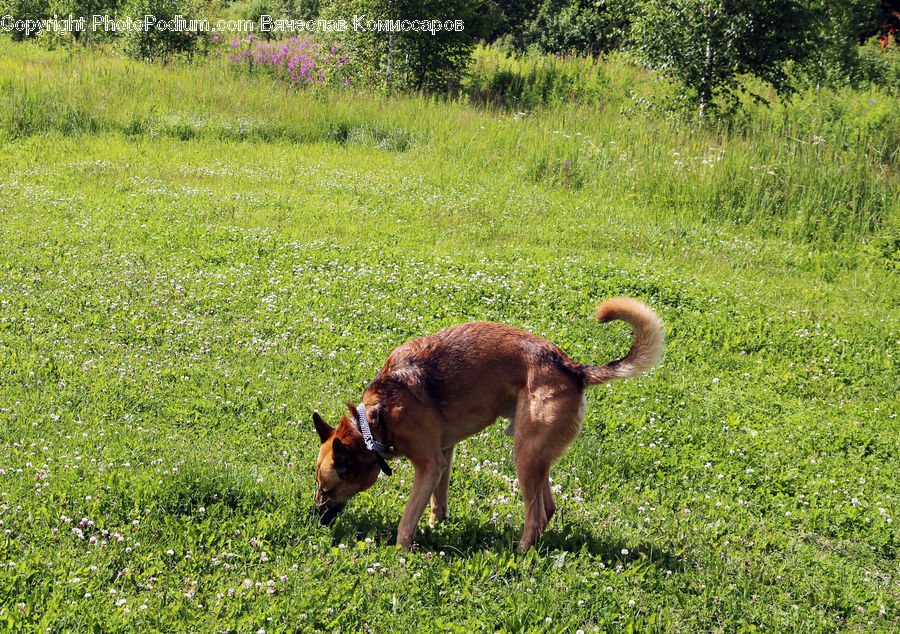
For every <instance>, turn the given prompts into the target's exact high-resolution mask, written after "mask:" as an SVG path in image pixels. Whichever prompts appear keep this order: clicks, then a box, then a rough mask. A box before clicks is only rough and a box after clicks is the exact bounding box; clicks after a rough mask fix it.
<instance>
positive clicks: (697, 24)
mask: <svg viewBox="0 0 900 634" xmlns="http://www.w3.org/2000/svg"><path fill="white" fill-rule="evenodd" d="M812 18H813V16H812V13H811V11H810V9H809V7H808V6H807V4H806V3H802V2H798V1H796V0H737V1H734V2H723V1H720V0H676V1H674V2H669V1H665V2H663V1H660V0H645V1H644V2H641V3H640V10H639V14H638V18H637V21H636V22H635V25H634V29H633V42H634V47H635V50H636V51H637V52H638V54H639V55H640V57H641V58H642V59H643V60H644V61H645V62H646V63H647V64H649V65H650V66H651V67H653V68H655V69H657V70H659V71H660V72H661V73H662V74H664V75H666V76H668V77H671V78H673V79H675V80H677V81H678V82H680V83H681V84H682V85H683V86H684V87H685V88H686V89H687V91H688V93H686V96H687V97H688V98H689V99H690V100H691V101H692V102H694V103H696V104H698V105H699V109H700V116H701V117H702V116H704V115H705V114H706V113H707V111H708V110H709V109H710V108H713V107H715V106H716V105H717V100H724V101H725V103H726V104H728V105H732V106H733V105H735V104H736V103H738V93H739V91H741V90H743V89H745V85H744V84H742V83H741V78H742V76H743V75H753V76H756V77H759V78H760V79H762V80H764V81H766V82H768V83H769V84H771V86H772V87H773V88H774V90H775V91H776V92H778V93H782V94H784V93H789V92H791V90H792V88H793V86H792V84H791V83H790V82H789V80H788V75H787V73H786V72H785V64H786V62H787V61H788V60H798V59H802V58H803V56H804V55H805V54H806V52H807V51H808V49H809V44H810V38H811V35H812V32H813V19H812Z"/></svg>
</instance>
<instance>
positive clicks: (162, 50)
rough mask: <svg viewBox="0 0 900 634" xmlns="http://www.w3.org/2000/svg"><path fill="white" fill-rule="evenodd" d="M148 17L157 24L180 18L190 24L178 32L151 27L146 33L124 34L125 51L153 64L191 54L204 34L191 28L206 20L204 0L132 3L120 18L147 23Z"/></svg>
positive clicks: (166, 0) (142, 0)
mask: <svg viewBox="0 0 900 634" xmlns="http://www.w3.org/2000/svg"><path fill="white" fill-rule="evenodd" d="M144 16H153V17H154V18H155V19H156V24H157V25H159V24H162V23H167V22H172V21H174V20H175V18H176V16H177V17H178V18H179V19H181V20H184V21H185V23H186V25H185V27H184V28H178V29H162V28H154V27H152V26H151V28H148V29H146V30H144V29H138V30H128V31H125V32H123V33H122V35H121V38H120V42H121V46H122V50H123V51H125V53H126V54H128V55H130V56H131V57H135V58H138V59H146V60H150V61H153V60H158V59H168V58H171V57H172V56H174V55H176V54H179V53H187V54H190V53H191V52H192V51H193V50H194V47H195V45H196V43H197V41H198V40H199V39H200V37H201V36H202V35H203V33H202V32H193V31H191V30H190V29H189V28H188V26H187V25H189V24H190V22H191V21H192V20H199V19H201V18H202V5H201V4H200V0H128V2H127V3H126V4H125V6H124V7H123V8H122V11H121V13H120V15H119V16H118V17H119V18H120V19H126V18H131V19H132V20H139V21H143V20H144Z"/></svg>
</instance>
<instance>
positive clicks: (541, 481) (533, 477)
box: [515, 438, 553, 553]
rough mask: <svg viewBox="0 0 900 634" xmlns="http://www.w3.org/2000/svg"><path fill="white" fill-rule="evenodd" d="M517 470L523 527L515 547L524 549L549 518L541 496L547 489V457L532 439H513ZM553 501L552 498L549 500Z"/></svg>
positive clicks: (523, 550) (545, 526) (534, 538)
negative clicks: (522, 508)
mask: <svg viewBox="0 0 900 634" xmlns="http://www.w3.org/2000/svg"><path fill="white" fill-rule="evenodd" d="M515 462H516V472H517V473H518V475H519V487H520V488H521V490H522V498H523V500H524V501H525V530H524V531H523V532H522V540H521V541H520V542H519V547H518V548H517V550H518V551H519V552H520V553H523V552H525V551H526V550H528V549H529V548H531V546H532V545H534V542H535V540H536V539H537V538H538V537H540V536H541V533H543V532H544V529H545V528H547V522H549V521H550V518H549V517H548V516H547V503H546V502H545V500H544V494H545V492H547V493H549V490H548V485H549V482H548V478H549V474H550V461H549V460H547V459H546V457H545V456H544V455H543V452H542V451H541V447H540V446H539V445H537V444H535V443H533V442H521V441H520V439H518V438H517V439H516V447H515ZM549 502H550V504H553V501H552V499H551V500H549Z"/></svg>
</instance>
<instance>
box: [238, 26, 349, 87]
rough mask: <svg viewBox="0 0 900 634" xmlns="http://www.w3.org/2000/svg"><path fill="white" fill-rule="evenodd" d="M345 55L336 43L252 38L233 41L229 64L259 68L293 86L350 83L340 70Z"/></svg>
mask: <svg viewBox="0 0 900 634" xmlns="http://www.w3.org/2000/svg"><path fill="white" fill-rule="evenodd" d="M346 62H347V56H346V55H345V54H344V52H343V51H342V50H341V49H340V46H339V45H337V44H331V45H328V44H323V43H322V42H317V41H315V40H312V39H310V38H308V37H304V38H296V37H292V38H289V39H287V40H284V41H280V42H267V41H263V40H260V39H259V38H257V37H255V36H253V35H251V36H249V37H248V38H247V39H242V40H238V39H233V40H232V41H231V50H230V51H229V53H228V63H229V64H232V65H234V66H238V67H242V68H247V69H253V68H259V69H263V70H266V71H269V72H272V73H273V74H275V75H276V76H280V77H283V78H284V79H286V80H288V81H289V82H291V83H293V84H295V85H308V84H332V83H338V82H340V83H342V84H343V85H344V86H348V85H349V84H350V80H349V78H348V77H346V76H345V73H344V72H343V70H346V69H342V67H343V66H344V65H345V64H346Z"/></svg>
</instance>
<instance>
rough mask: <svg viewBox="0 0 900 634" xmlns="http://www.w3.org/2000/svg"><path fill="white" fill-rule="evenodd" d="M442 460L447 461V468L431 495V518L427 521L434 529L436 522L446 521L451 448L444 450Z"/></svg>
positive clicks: (451, 458)
mask: <svg viewBox="0 0 900 634" xmlns="http://www.w3.org/2000/svg"><path fill="white" fill-rule="evenodd" d="M443 453H444V460H446V461H447V467H446V468H445V469H444V475H442V476H441V479H440V481H439V482H438V484H437V487H435V489H434V493H432V494H431V517H430V518H429V519H428V525H429V526H431V527H432V528H434V526H435V524H437V523H438V522H443V521H444V520H445V519H447V509H448V506H449V503H448V501H447V500H448V495H447V494H448V492H449V490H450V469H451V468H452V467H453V447H450V449H445V450H444V452H443Z"/></svg>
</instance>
